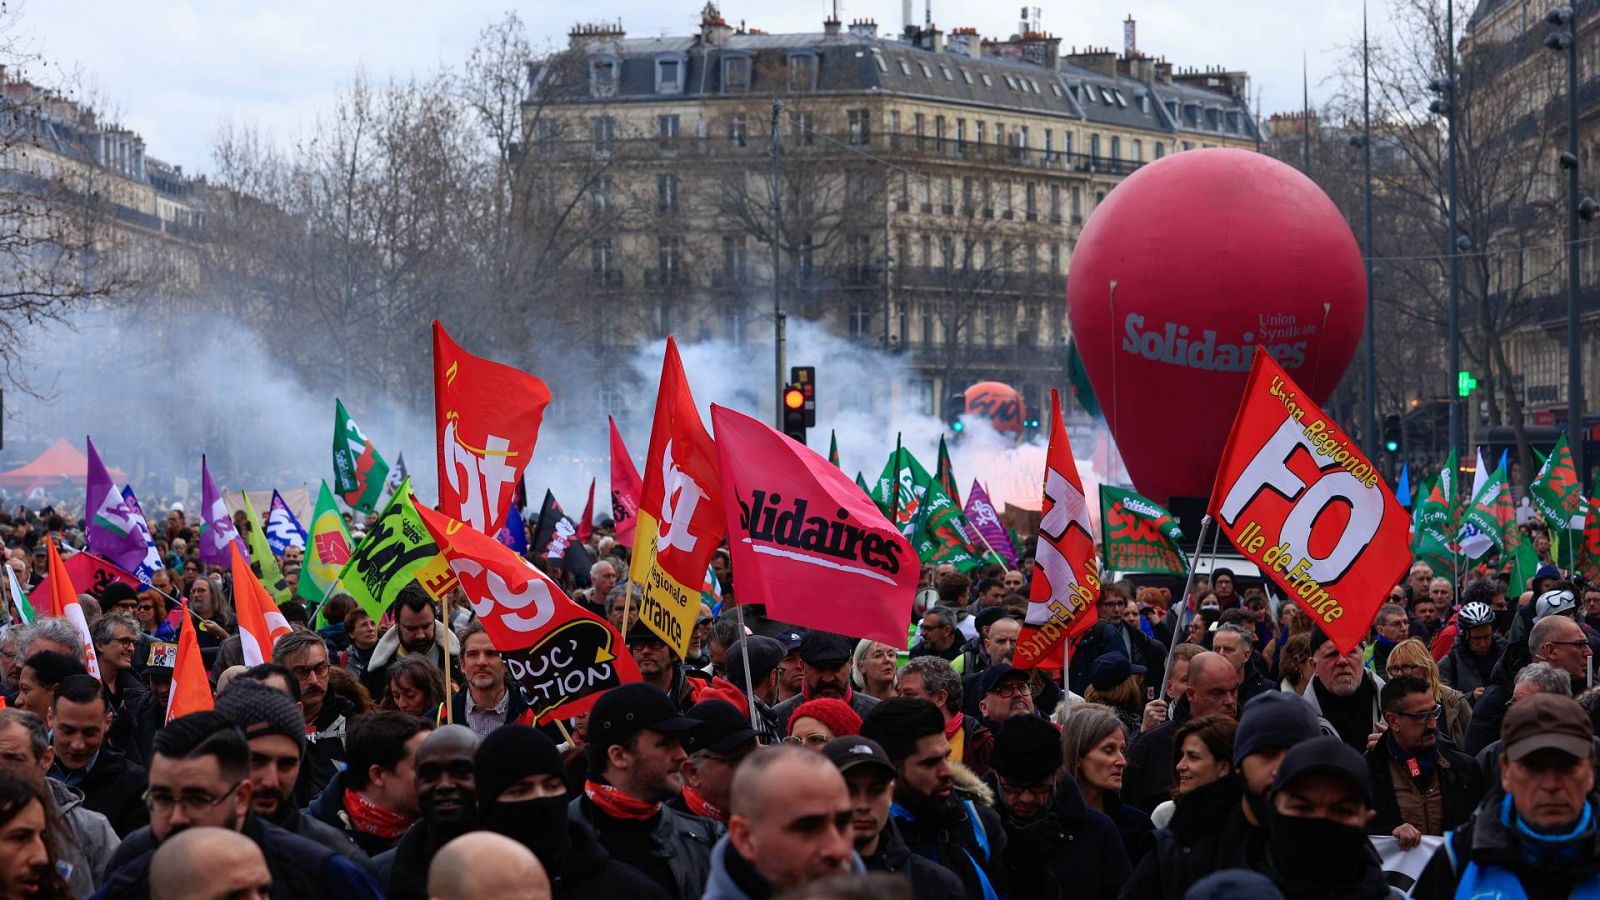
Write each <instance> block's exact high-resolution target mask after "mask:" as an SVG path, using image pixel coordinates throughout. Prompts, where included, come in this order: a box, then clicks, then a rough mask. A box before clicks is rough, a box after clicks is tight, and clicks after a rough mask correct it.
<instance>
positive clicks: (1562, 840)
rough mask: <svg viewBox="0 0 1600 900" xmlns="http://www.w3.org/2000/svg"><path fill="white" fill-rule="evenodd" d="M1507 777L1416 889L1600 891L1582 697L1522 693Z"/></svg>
mask: <svg viewBox="0 0 1600 900" xmlns="http://www.w3.org/2000/svg"><path fill="white" fill-rule="evenodd" d="M1501 734H1502V745H1501V750H1500V783H1499V785H1498V786H1497V787H1496V788H1495V789H1493V790H1490V791H1489V793H1488V794H1487V795H1485V797H1484V798H1483V802H1482V803H1480V804H1479V805H1478V811H1477V814H1476V815H1475V816H1474V817H1473V818H1472V819H1471V821H1469V822H1467V824H1465V825H1463V826H1461V827H1460V828H1458V829H1456V830H1455V831H1454V832H1451V834H1450V835H1449V836H1448V837H1447V838H1445V842H1444V845H1443V846H1441V847H1440V848H1439V849H1438V850H1437V851H1435V853H1434V855H1433V858H1432V859H1430V860H1429V861H1428V866H1427V868H1425V869H1423V871H1422V875H1421V877H1419V878H1418V879H1417V884H1416V886H1415V888H1413V890H1412V893H1411V896H1413V897H1418V898H1421V900H1443V898H1450V897H1493V898H1507V900H1510V898H1523V897H1530V898H1543V897H1581V898H1588V897H1597V896H1600V833H1597V831H1596V809H1597V808H1600V795H1597V794H1596V793H1595V790H1594V780H1595V777H1594V752H1595V751H1594V733H1593V730H1592V728H1591V727H1590V725H1589V716H1588V714H1587V713H1585V712H1584V710H1583V707H1581V706H1579V705H1578V703H1577V701H1575V700H1572V699H1570V698H1568V697H1562V696H1559V695H1556V694H1549V693H1536V694H1532V695H1530V696H1526V697H1523V698H1522V699H1520V700H1518V701H1517V702H1516V703H1515V704H1513V705H1512V706H1511V709H1510V710H1508V711H1507V712H1506V718H1505V723H1504V727H1503V730H1502V731H1501Z"/></svg>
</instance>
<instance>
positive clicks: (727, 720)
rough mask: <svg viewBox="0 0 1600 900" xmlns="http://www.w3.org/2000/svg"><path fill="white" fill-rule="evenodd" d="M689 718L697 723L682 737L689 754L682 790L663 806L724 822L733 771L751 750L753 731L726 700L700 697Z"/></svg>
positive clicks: (726, 815) (684, 767)
mask: <svg viewBox="0 0 1600 900" xmlns="http://www.w3.org/2000/svg"><path fill="white" fill-rule="evenodd" d="M689 718H691V719H696V720H698V721H699V722H700V723H701V724H700V727H699V728H696V729H695V730H694V731H691V732H689V734H688V735H686V736H685V737H684V739H683V749H684V751H685V752H686V753H688V754H689V758H688V759H686V760H684V762H683V769H682V772H683V793H682V795H680V796H678V797H674V798H672V799H670V800H668V801H667V805H668V806H670V807H672V808H673V809H676V810H678V811H679V812H686V813H688V814H689V815H691V816H700V817H701V818H704V819H710V820H712V821H714V822H721V823H722V824H724V825H726V824H728V802H729V800H730V797H729V791H731V790H732V788H733V770H734V769H735V768H737V767H738V765H739V763H740V762H742V761H743V760H744V758H745V757H747V756H749V755H750V754H751V753H753V752H755V749H756V731H755V729H754V728H751V727H750V720H749V719H748V718H746V717H745V716H744V715H743V714H742V713H740V712H739V710H738V709H737V708H736V707H734V705H733V704H731V703H729V702H727V701H726V700H702V701H700V702H699V703H696V704H695V705H694V706H693V707H692V708H691V709H690V710H689Z"/></svg>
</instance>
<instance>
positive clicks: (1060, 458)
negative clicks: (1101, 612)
mask: <svg viewBox="0 0 1600 900" xmlns="http://www.w3.org/2000/svg"><path fill="white" fill-rule="evenodd" d="M1050 404H1051V409H1052V412H1053V415H1052V416H1051V417H1050V449H1049V450H1048V451H1046V453H1045V462H1044V503H1043V506H1042V507H1041V508H1040V509H1041V513H1042V515H1041V518H1040V520H1039V547H1038V550H1036V551H1035V555H1034V570H1033V572H1034V575H1033V588H1032V590H1031V592H1030V594H1029V596H1028V617H1027V621H1026V623H1025V624H1024V626H1023V629H1022V634H1021V635H1020V636H1019V638H1018V640H1017V650H1016V654H1015V655H1014V656H1013V657H1012V660H1011V662H1012V664H1013V665H1015V666H1016V667H1017V668H1019V669H1032V668H1034V667H1043V668H1058V667H1059V666H1060V665H1061V662H1062V660H1061V656H1062V647H1061V642H1062V641H1064V640H1068V639H1071V638H1075V637H1077V636H1078V635H1080V634H1082V633H1083V632H1084V631H1087V630H1088V629H1089V627H1090V626H1092V625H1093V624H1094V623H1095V608H1094V605H1095V599H1096V598H1097V597H1098V596H1099V594H1100V563H1099V561H1098V560H1097V559H1096V558H1095V547H1094V535H1093V534H1091V533H1090V531H1089V501H1088V499H1087V498H1086V497H1084V495H1083V481H1082V479H1080V478H1079V477H1078V464H1077V462H1075V461H1074V460H1073V458H1072V444H1071V443H1069V442H1068V441H1067V429H1066V426H1065V425H1064V424H1063V423H1062V421H1061V396H1060V394H1058V393H1057V392H1055V391H1051V392H1050Z"/></svg>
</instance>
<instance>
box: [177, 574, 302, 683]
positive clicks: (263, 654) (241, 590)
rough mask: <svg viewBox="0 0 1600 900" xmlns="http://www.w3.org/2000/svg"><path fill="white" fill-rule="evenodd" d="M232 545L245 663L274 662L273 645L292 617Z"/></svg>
mask: <svg viewBox="0 0 1600 900" xmlns="http://www.w3.org/2000/svg"><path fill="white" fill-rule="evenodd" d="M229 546H230V547H231V548H232V549H231V550H230V551H229V552H230V553H231V554H232V556H233V612H234V615H236V616H238V618H239V649H240V650H243V651H244V664H245V665H247V666H259V665H261V664H262V663H265V662H272V645H273V644H274V643H276V642H277V640H278V638H280V637H282V636H283V635H286V634H288V633H289V620H288V619H285V618H284V617H283V613H281V612H279V611H278V604H276V603H274V602H272V596H271V595H270V594H268V593H267V589H266V588H264V587H262V586H261V579H259V578H257V577H256V573H255V571H254V570H252V569H251V568H250V564H249V563H248V562H246V561H245V558H244V557H243V556H241V555H240V554H239V548H238V546H236V545H229ZM174 677H176V676H174Z"/></svg>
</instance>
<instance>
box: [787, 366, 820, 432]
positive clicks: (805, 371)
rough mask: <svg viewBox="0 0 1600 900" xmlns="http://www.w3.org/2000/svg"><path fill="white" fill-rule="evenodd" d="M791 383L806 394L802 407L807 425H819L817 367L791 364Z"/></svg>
mask: <svg viewBox="0 0 1600 900" xmlns="http://www.w3.org/2000/svg"><path fill="white" fill-rule="evenodd" d="M789 383H790V384H792V385H794V386H795V387H797V388H799V389H800V391H801V393H802V394H804V397H805V402H804V403H803V404H802V405H801V407H800V408H801V409H803V410H804V411H805V414H806V427H807V428H815V427H817V367H816V366H790V367H789Z"/></svg>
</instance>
